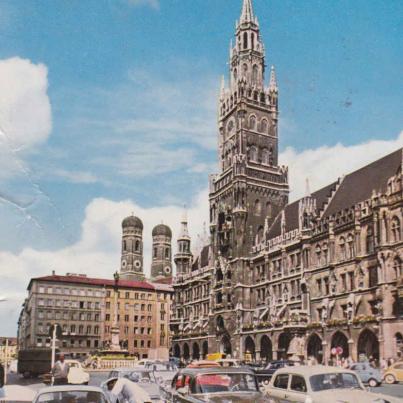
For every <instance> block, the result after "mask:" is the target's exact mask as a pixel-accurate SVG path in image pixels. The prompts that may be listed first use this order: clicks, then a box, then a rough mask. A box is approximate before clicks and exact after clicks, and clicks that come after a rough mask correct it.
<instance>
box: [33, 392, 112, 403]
mask: <svg viewBox="0 0 403 403" xmlns="http://www.w3.org/2000/svg"><path fill="white" fill-rule="evenodd" d="M37 402H38V403H56V402H57V403H108V402H107V400H106V399H105V397H104V396H103V394H102V393H100V392H96V391H78V390H77V391H75V390H74V391H68V392H67V391H66V392H47V393H43V394H41V395H39V397H38V400H37Z"/></svg>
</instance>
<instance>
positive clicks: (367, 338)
mask: <svg viewBox="0 0 403 403" xmlns="http://www.w3.org/2000/svg"><path fill="white" fill-rule="evenodd" d="M357 357H358V358H360V357H362V358H364V359H369V358H370V357H372V358H375V359H377V360H379V341H378V338H377V337H376V335H375V333H374V332H372V331H371V330H369V329H364V330H363V331H362V332H361V334H360V337H359V338H358V342H357Z"/></svg>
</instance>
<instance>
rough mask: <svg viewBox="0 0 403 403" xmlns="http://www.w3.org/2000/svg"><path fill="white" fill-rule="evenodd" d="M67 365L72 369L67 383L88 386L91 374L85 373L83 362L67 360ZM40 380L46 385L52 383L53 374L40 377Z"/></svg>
mask: <svg viewBox="0 0 403 403" xmlns="http://www.w3.org/2000/svg"><path fill="white" fill-rule="evenodd" d="M65 362H66V364H67V365H68V366H69V367H70V369H69V374H68V377H67V381H68V383H69V384H70V385H88V382H89V381H90V374H89V373H88V372H86V371H85V369H84V368H83V366H82V364H81V362H79V361H77V360H65ZM40 379H41V380H42V382H43V383H44V384H45V385H50V384H51V383H52V374H51V373H50V372H49V373H47V374H44V375H42V376H40Z"/></svg>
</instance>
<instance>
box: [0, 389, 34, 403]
mask: <svg viewBox="0 0 403 403" xmlns="http://www.w3.org/2000/svg"><path fill="white" fill-rule="evenodd" d="M35 394H36V393H35V391H33V390H32V389H30V388H29V387H28V386H20V385H5V386H3V387H0V402H1V403H3V402H12V403H23V402H32V400H33V398H34V397H35Z"/></svg>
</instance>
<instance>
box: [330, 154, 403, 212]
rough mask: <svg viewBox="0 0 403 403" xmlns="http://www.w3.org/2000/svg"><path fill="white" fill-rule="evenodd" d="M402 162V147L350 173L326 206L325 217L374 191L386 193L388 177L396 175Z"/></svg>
mask: <svg viewBox="0 0 403 403" xmlns="http://www.w3.org/2000/svg"><path fill="white" fill-rule="evenodd" d="M401 163H402V149H401V148H400V149H399V150H397V151H395V152H393V153H392V154H389V155H387V156H386V157H383V158H381V159H379V160H377V161H375V162H373V163H371V164H369V165H367V166H365V167H363V168H361V169H359V170H358V171H354V172H352V173H350V174H348V175H347V176H346V177H345V178H344V179H343V181H342V182H341V184H340V186H339V188H338V189H337V192H336V194H335V195H334V197H333V198H332V200H331V202H330V204H329V206H328V207H327V208H326V211H325V214H324V216H325V217H328V216H330V215H332V214H335V213H337V212H338V211H341V210H343V209H346V208H350V207H353V206H354V205H355V204H357V203H360V202H362V201H364V200H367V199H369V198H371V195H372V191H373V190H375V191H377V192H379V191H380V192H382V193H384V192H385V191H386V187H387V183H388V179H389V178H391V177H392V176H394V175H396V173H397V171H398V170H399V169H400V166H401Z"/></svg>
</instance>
